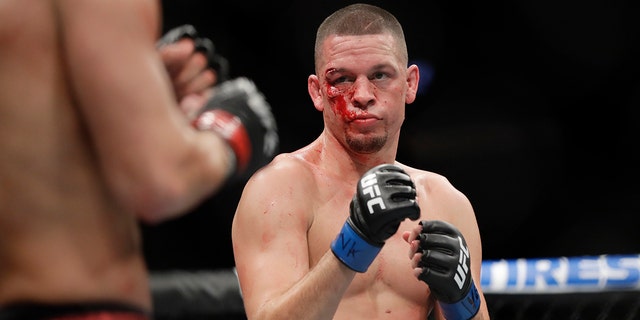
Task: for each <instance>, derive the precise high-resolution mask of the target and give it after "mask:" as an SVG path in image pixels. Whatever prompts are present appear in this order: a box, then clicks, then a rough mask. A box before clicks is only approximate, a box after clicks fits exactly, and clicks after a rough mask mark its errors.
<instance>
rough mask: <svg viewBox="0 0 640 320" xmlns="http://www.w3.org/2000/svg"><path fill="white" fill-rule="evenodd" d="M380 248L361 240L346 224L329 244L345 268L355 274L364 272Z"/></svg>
mask: <svg viewBox="0 0 640 320" xmlns="http://www.w3.org/2000/svg"><path fill="white" fill-rule="evenodd" d="M380 250H382V247H377V246H374V245H371V244H370V243H368V242H367V241H366V240H364V239H362V238H361V237H360V236H359V235H358V234H357V233H356V232H355V231H354V230H353V228H352V227H351V225H350V224H349V223H347V222H345V224H344V225H343V226H342V230H340V233H339V234H338V236H337V237H336V238H335V239H334V240H333V242H331V251H333V254H334V255H335V256H336V257H337V258H338V259H340V261H342V263H344V264H345V265H346V266H347V267H349V268H351V269H352V270H354V271H357V272H365V271H367V269H368V268H369V265H371V263H372V262H373V259H375V258H376V256H377V255H378V253H379V252H380Z"/></svg>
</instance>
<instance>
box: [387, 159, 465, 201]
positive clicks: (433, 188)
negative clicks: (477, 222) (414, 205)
mask: <svg viewBox="0 0 640 320" xmlns="http://www.w3.org/2000/svg"><path fill="white" fill-rule="evenodd" d="M400 166H401V167H402V168H403V169H404V170H405V172H407V174H409V176H411V179H412V180H413V182H414V183H415V185H416V189H417V190H418V192H419V193H420V192H425V193H427V194H430V195H431V196H438V197H453V199H458V200H464V201H466V196H465V195H464V194H463V193H462V192H461V191H460V190H458V189H457V188H456V187H455V186H454V185H453V184H452V183H451V181H449V179H448V178H447V177H446V176H444V175H442V174H440V173H436V172H433V171H427V170H422V169H417V168H413V167H409V166H407V165H402V164H400Z"/></svg>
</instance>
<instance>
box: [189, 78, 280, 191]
mask: <svg viewBox="0 0 640 320" xmlns="http://www.w3.org/2000/svg"><path fill="white" fill-rule="evenodd" d="M212 90H213V92H212V97H211V98H210V99H209V101H207V103H206V104H205V106H204V107H203V108H202V109H201V110H200V112H199V113H198V115H197V116H196V118H195V120H194V121H193V126H194V127H195V128H197V129H199V130H211V131H214V132H216V133H219V134H220V135H222V136H223V137H224V138H225V139H226V140H227V142H228V143H229V146H230V147H231V149H232V150H233V154H234V155H235V157H236V159H235V166H234V167H233V168H232V169H231V170H230V175H233V178H234V179H231V180H236V181H238V180H242V179H246V178H247V177H248V176H250V175H251V174H253V173H254V172H255V171H256V170H258V169H260V168H261V167H262V166H264V165H266V164H267V163H268V162H269V161H271V160H272V159H273V157H274V155H275V153H276V152H277V150H278V146H279V138H278V129H277V126H276V121H275V118H274V116H273V114H272V113H271V106H270V105H269V103H268V102H267V101H266V99H265V97H264V95H263V94H262V93H261V92H260V91H259V90H258V88H257V87H256V85H255V84H254V83H253V81H251V80H249V79H247V78H244V77H240V78H236V79H233V80H228V81H226V82H224V83H222V84H220V85H218V86H216V87H214V88H213V89H212Z"/></svg>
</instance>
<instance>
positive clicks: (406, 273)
mask: <svg viewBox="0 0 640 320" xmlns="http://www.w3.org/2000/svg"><path fill="white" fill-rule="evenodd" d="M348 193H350V192H345V195H341V194H340V195H334V196H332V197H327V198H324V199H322V201H319V202H318V204H317V206H316V208H317V209H316V210H315V212H314V219H313V223H312V224H311V227H310V229H309V232H308V237H309V254H310V256H309V258H310V264H311V266H312V267H313V266H314V265H315V264H316V263H317V262H318V261H319V260H320V258H321V257H322V256H323V255H324V254H325V253H326V252H327V251H328V250H330V245H331V242H332V241H333V240H334V239H335V237H336V235H337V234H338V233H339V231H340V229H341V228H342V226H343V224H344V222H345V220H346V219H347V217H348V216H349V203H350V201H351V198H352V195H351V194H348ZM416 223H418V222H417V221H409V220H406V221H405V222H403V223H402V224H401V225H400V228H399V230H398V232H397V233H396V234H395V235H394V236H392V237H391V238H389V239H388V240H387V241H386V243H385V245H384V247H383V248H382V250H381V251H380V253H379V254H378V256H377V257H376V259H375V260H374V261H373V263H372V264H371V265H370V266H369V269H368V270H367V272H365V273H359V274H358V275H356V277H355V279H354V280H353V282H352V283H351V286H350V287H349V289H348V290H347V292H346V294H345V300H344V301H350V300H353V301H358V304H362V303H365V304H371V306H372V307H373V306H382V305H384V304H387V303H391V304H392V305H396V306H397V305H404V306H407V305H411V306H413V307H414V308H425V307H426V300H427V296H428V289H427V286H426V284H424V283H423V282H421V281H419V280H417V279H416V277H415V276H414V275H413V270H412V269H411V262H410V259H409V244H408V243H406V242H405V241H404V240H403V239H402V232H403V231H405V230H406V231H408V230H410V229H411V228H413V226H415V224H416ZM365 297H366V298H365ZM363 299H364V301H362V300H363ZM393 301H395V302H394V303H392V302H393ZM343 305H344V303H343ZM387 308H393V306H388V307H387Z"/></svg>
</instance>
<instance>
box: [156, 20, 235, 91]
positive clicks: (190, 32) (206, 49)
mask: <svg viewBox="0 0 640 320" xmlns="http://www.w3.org/2000/svg"><path fill="white" fill-rule="evenodd" d="M184 38H190V39H193V42H194V45H195V48H196V51H200V52H202V53H204V54H205V56H206V57H207V64H208V66H209V68H211V69H213V70H215V71H216V75H217V79H218V83H222V82H224V81H226V80H228V79H229V61H228V60H227V59H226V58H225V57H223V56H221V55H219V54H217V53H216V50H215V46H214V45H213V41H211V39H209V38H203V37H200V36H199V35H198V31H196V28H195V27H194V26H192V25H190V24H185V25H182V26H179V27H175V28H173V29H171V30H169V31H168V32H167V33H165V34H164V36H162V38H160V40H158V42H156V47H157V48H161V47H163V46H165V45H167V44H170V43H174V42H177V41H179V40H181V39H184Z"/></svg>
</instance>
